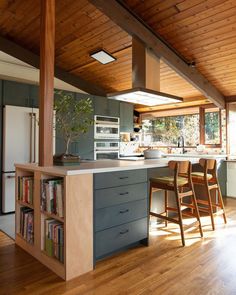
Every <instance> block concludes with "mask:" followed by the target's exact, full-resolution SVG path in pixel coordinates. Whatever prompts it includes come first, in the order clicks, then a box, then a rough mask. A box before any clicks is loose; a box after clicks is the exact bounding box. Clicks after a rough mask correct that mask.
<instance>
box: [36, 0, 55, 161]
mask: <svg viewBox="0 0 236 295" xmlns="http://www.w3.org/2000/svg"><path fill="white" fill-rule="evenodd" d="M54 55H55V0H41V23H40V103H39V166H52V165H53V99H54Z"/></svg>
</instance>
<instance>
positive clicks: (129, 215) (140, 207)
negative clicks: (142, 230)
mask: <svg viewBox="0 0 236 295" xmlns="http://www.w3.org/2000/svg"><path fill="white" fill-rule="evenodd" d="M146 216H147V199H143V200H139V201H135V202H128V203H124V204H120V205H117V206H112V207H107V208H103V209H98V210H96V214H95V231H100V230H104V229H106V228H110V227H112V226H117V225H120V224H123V223H127V222H130V221H133V220H136V219H140V218H143V217H146Z"/></svg>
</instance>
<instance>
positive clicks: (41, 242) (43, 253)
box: [16, 164, 93, 280]
mask: <svg viewBox="0 0 236 295" xmlns="http://www.w3.org/2000/svg"><path fill="white" fill-rule="evenodd" d="M18 177H33V184H34V185H33V202H32V204H28V203H27V202H26V201H25V200H24V201H23V200H22V198H21V199H20V198H19V187H18V186H19V181H18ZM44 184H45V187H46V189H47V193H48V192H49V191H50V189H51V195H50V196H51V197H49V195H47V196H46V199H44V200H43V201H42V195H43V192H45V190H44V189H45V187H43V186H44ZM52 184H53V185H52ZM60 184H61V185H62V189H61V187H60ZM52 187H53V188H52ZM57 192H59V195H61V197H62V200H59V199H58V196H57V194H56V193H57ZM44 197H45V194H44ZM53 197H55V198H56V199H54V200H53ZM50 198H51V203H50ZM58 204H59V206H58ZM61 204H62V208H61ZM24 207H27V208H29V209H31V210H33V212H34V242H33V244H31V243H28V242H27V240H25V239H24V238H23V237H22V235H21V232H20V215H21V214H20V213H21V210H22V209H21V208H24ZM92 217H93V177H92V175H91V174H82V175H67V174H66V172H64V171H63V170H62V171H59V172H58V169H56V168H55V171H54V169H53V168H52V169H50V172H49V171H47V169H46V168H45V167H37V166H36V165H32V164H31V165H30V164H26V165H16V244H17V245H18V246H20V247H21V248H23V249H24V250H25V251H27V252H28V253H29V254H31V255H32V256H34V257H35V258H36V259H38V260H39V261H40V262H41V263H43V264H44V265H46V266H47V267H48V268H50V269H51V270H52V271H54V272H55V273H56V274H57V275H58V276H60V277H61V278H63V279H64V280H70V279H72V278H74V277H77V276H79V275H82V274H84V273H86V272H88V271H90V270H92V269H93V218H92ZM49 232H50V233H49ZM46 244H47V247H46Z"/></svg>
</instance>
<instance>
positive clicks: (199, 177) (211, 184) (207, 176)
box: [192, 159, 227, 230]
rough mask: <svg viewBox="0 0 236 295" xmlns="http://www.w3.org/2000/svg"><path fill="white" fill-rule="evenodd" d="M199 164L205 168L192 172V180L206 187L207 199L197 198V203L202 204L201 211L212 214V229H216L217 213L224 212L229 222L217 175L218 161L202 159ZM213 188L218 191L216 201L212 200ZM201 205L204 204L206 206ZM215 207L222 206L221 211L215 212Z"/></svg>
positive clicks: (225, 220)
mask: <svg viewBox="0 0 236 295" xmlns="http://www.w3.org/2000/svg"><path fill="white" fill-rule="evenodd" d="M199 164H200V166H201V167H202V168H203V172H192V180H193V183H194V185H202V186H204V187H205V189H206V195H207V200H201V199H199V198H197V203H198V204H199V205H200V206H199V211H202V212H207V213H208V214H209V215H210V217H211V224H212V229H213V230H215V223H214V215H215V214H220V213H221V214H223V218H224V222H225V223H227V219H226V215H225V208H224V203H223V199H222V194H221V190H220V186H219V181H218V177H217V162H216V160H214V159H200V160H199ZM212 190H216V191H218V200H217V201H216V202H212V195H211V191H212ZM201 205H204V206H205V207H203V206H201ZM213 208H216V209H217V208H220V209H221V211H218V212H216V213H214V212H213Z"/></svg>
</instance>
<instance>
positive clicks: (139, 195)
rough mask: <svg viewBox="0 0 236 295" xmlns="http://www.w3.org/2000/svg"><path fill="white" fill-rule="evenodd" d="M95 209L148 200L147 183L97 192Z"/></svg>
mask: <svg viewBox="0 0 236 295" xmlns="http://www.w3.org/2000/svg"><path fill="white" fill-rule="evenodd" d="M94 194H95V208H96V209H100V208H105V207H110V206H115V205H118V204H122V203H127V202H131V201H136V200H142V199H145V198H147V183H146V182H143V183H137V184H130V185H124V186H118V187H112V188H105V189H99V190H95V192H94Z"/></svg>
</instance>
